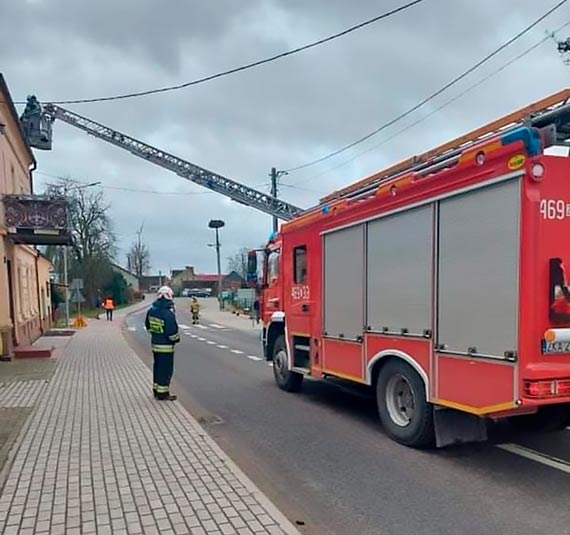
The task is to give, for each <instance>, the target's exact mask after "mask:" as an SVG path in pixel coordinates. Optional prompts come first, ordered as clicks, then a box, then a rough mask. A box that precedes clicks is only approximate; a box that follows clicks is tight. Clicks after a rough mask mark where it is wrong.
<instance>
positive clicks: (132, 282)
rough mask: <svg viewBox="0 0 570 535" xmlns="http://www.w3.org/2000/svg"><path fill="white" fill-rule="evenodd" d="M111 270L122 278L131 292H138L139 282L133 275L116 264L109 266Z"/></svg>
mask: <svg viewBox="0 0 570 535" xmlns="http://www.w3.org/2000/svg"><path fill="white" fill-rule="evenodd" d="M111 268H112V270H113V271H114V272H115V273H120V274H121V275H122V276H123V278H124V279H125V281H127V285H128V286H129V287H131V288H132V289H133V291H135V292H138V291H140V281H139V279H138V277H137V276H136V275H135V274H134V273H131V272H130V271H129V270H128V269H125V268H124V267H122V266H119V265H118V264H111Z"/></svg>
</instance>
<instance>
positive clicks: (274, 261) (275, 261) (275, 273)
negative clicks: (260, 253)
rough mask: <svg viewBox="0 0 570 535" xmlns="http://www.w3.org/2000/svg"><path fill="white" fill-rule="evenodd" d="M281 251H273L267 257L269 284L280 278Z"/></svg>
mask: <svg viewBox="0 0 570 535" xmlns="http://www.w3.org/2000/svg"><path fill="white" fill-rule="evenodd" d="M280 254H281V251H280V250H279V249H277V250H276V251H271V252H270V253H269V255H268V257H267V284H271V283H272V282H274V281H275V280H277V279H278V278H279V257H280Z"/></svg>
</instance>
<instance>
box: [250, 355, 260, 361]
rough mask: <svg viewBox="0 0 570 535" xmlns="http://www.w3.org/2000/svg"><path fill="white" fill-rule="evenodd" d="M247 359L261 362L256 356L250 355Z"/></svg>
mask: <svg viewBox="0 0 570 535" xmlns="http://www.w3.org/2000/svg"><path fill="white" fill-rule="evenodd" d="M247 358H248V359H251V360H261V359H260V358H259V357H256V356H254V355H248V356H247Z"/></svg>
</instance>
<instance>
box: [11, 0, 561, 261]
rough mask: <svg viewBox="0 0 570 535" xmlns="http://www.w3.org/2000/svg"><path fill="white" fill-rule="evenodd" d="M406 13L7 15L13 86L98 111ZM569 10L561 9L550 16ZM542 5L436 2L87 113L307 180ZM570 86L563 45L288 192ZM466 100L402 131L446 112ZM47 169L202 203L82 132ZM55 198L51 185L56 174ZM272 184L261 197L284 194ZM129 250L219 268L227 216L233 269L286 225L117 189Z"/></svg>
mask: <svg viewBox="0 0 570 535" xmlns="http://www.w3.org/2000/svg"><path fill="white" fill-rule="evenodd" d="M401 3H402V2H401V0H390V1H387V2H378V1H372V0H360V1H359V2H357V3H356V2H346V1H343V0H327V1H324V0H312V1H301V0H272V1H265V2H262V1H261V0H247V1H245V0H244V1H239V2H238V1H230V0H222V1H217V2H212V1H210V2H203V1H182V0H177V1H172V0H170V1H168V2H158V1H151V0H121V1H120V2H117V1H114V2H111V1H110V0H102V1H98V2H89V3H87V2H79V1H74V0H43V1H41V0H36V1H33V2H30V1H24V0H18V1H14V0H0V70H2V71H3V72H4V74H5V76H6V78H7V80H8V83H9V84H10V87H11V90H12V93H13V95H14V96H15V97H16V98H17V99H20V98H23V97H25V96H26V95H27V94H29V93H32V92H34V93H36V94H38V96H39V97H40V99H42V98H43V99H47V98H54V99H55V98H70V97H71V98H73V97H91V96H97V95H107V94H116V93H121V92H130V91H133V90H140V89H147V88H152V87H157V86H163V85H169V84H175V83H180V82H182V81H185V80H190V79H193V78H197V77H199V76H203V75H205V74H210V73H212V72H216V71H218V70H222V69H225V68H228V67H233V66H236V65H239V64H242V63H245V62H248V61H251V60H255V59H258V58H261V57H265V56H268V55H271V54H274V53H276V52H280V51H282V50H285V49H287V48H290V47H293V46H296V45H299V44H302V43H305V42H308V41H310V40H312V39H315V38H319V37H322V36H324V35H327V34H329V33H332V32H334V31H338V30H340V29H342V28H344V27H346V26H348V25H350V24H354V23H357V22H360V21H362V20H364V19H366V18H368V17H371V16H373V15H375V14H377V13H379V12H380V11H383V10H387V9H390V8H392V7H395V6H397V5H400V4H401ZM553 3H554V2H548V5H551V4H553ZM547 7H548V6H547V5H544V3H539V2H536V1H531V0H504V1H502V2H496V1H495V0H482V1H480V2H469V1H467V0H461V1H455V0H426V1H425V2H424V3H423V4H421V5H420V6H418V7H416V8H413V9H411V10H410V11H408V12H405V13H401V14H399V15H397V16H395V17H394V18H391V19H388V20H386V21H383V22H380V23H378V24H377V25H374V26H373V27H369V28H367V29H365V30H362V31H360V32H358V33H355V34H354V35H351V36H349V37H347V38H344V39H341V40H338V41H336V42H333V43H330V44H327V45H325V46H322V47H320V48H318V49H315V50H311V51H309V52H306V53H303V54H300V55H298V56H294V57H291V58H288V59H285V60H282V61H278V62H275V63H272V64H270V65H267V66H264V67H261V68H259V69H255V70H251V71H248V72H245V73H241V74H238V75H235V76H231V77H228V78H225V79H221V80H217V81H215V82H212V83H208V84H204V85H201V86H197V87H194V88H189V89H187V90H183V91H178V92H174V93H171V94H164V95H156V96H152V97H148V98H143V99H136V100H126V101H117V102H111V103H100V104H91V105H78V106H72V107H71V106H70V108H72V109H74V110H76V111H77V112H79V113H81V114H84V115H86V116H88V117H90V118H93V119H95V120H97V121H100V122H102V123H104V124H108V125H109V126H112V127H115V128H117V129H119V130H122V131H124V132H126V133H128V134H131V135H133V136H135V137H138V138H140V139H142V140H144V141H147V142H149V143H151V144H155V145H157V146H159V147H161V148H163V149H165V150H168V151H170V152H173V153H175V154H177V155H179V156H182V157H184V158H186V159H188V160H190V161H193V162H195V163H197V164H199V165H203V166H204V167H207V168H209V169H212V170H214V171H218V172H220V173H223V174H226V175H227V176H230V177H232V178H235V179H236V180H240V181H243V182H245V183H247V184H250V185H259V184H265V183H267V182H268V180H269V179H268V177H267V173H268V172H269V168H270V167H271V166H272V165H275V166H277V167H281V168H283V167H289V166H292V165H295V164H297V163H302V162H304V161H306V160H308V159H312V158H315V157H318V156H321V155H322V154H324V153H326V152H328V151H330V150H332V149H336V148H338V147H339V146H340V145H343V144H345V143H347V142H350V141H352V140H353V139H355V138H357V137H360V136H361V135H363V134H364V133H367V132H368V131H370V130H372V129H374V128H375V127H377V126H378V125H379V124H381V123H383V122H385V121H387V120H389V119H391V118H392V117H394V116H396V115H398V114H399V113H401V112H402V111H404V110H406V109H407V108H409V107H411V106H412V105H414V104H415V103H416V102H417V101H419V100H421V99H422V98H423V97H425V96H426V95H427V94H429V93H430V92H432V91H433V90H435V89H437V88H438V87H439V86H441V85H442V84H443V83H445V82H447V81H448V80H450V79H451V78H453V77H454V76H456V75H457V74H458V73H459V72H461V71H462V70H463V69H464V68H465V67H466V66H468V65H470V64H472V63H474V62H475V61H477V60H478V59H480V58H481V57H482V56H484V55H485V54H486V53H488V52H489V51H491V50H492V49H494V48H495V47H496V46H498V45H499V44H500V43H502V42H503V41H505V40H506V39H507V38H509V37H510V36H511V35H513V34H514V33H515V32H516V31H518V30H520V29H521V28H522V27H523V26H525V25H526V24H528V23H529V22H530V21H531V20H533V19H534V18H536V17H537V16H538V15H539V14H541V13H542V12H543V11H545V10H546V9H547ZM567 19H570V8H567V7H564V8H563V9H562V10H560V14H557V15H556V16H553V17H552V18H551V19H549V20H548V21H546V22H545V23H544V24H542V25H541V26H540V27H539V28H537V29H536V30H535V31H533V32H532V33H531V34H529V35H528V36H526V37H525V38H524V39H522V40H521V42H520V43H517V44H516V45H515V46H513V47H512V48H510V49H508V50H507V51H506V52H505V53H504V54H502V55H501V56H500V57H499V58H496V59H495V60H493V61H492V62H490V64H489V66H488V67H485V68H483V69H481V71H480V72H478V73H476V74H475V75H473V77H471V78H470V79H468V80H466V81H465V82H463V83H461V84H459V85H458V87H457V88H454V89H453V90H452V91H450V92H449V96H452V95H454V94H457V92H459V91H460V90H461V89H462V88H464V87H467V86H468V85H469V84H470V83H472V81H475V80H478V79H479V78H480V76H483V75H484V74H485V73H486V72H489V71H490V70H491V69H493V68H495V67H496V66H498V65H500V64H501V63H502V62H504V61H505V60H506V59H509V58H510V57H512V56H513V55H515V54H516V53H518V52H520V51H521V50H523V49H524V48H525V47H526V46H529V45H530V44H532V43H533V42H535V41H536V40H538V39H540V38H541V37H542V36H543V35H544V33H543V32H544V31H545V30H546V29H553V28H554V27H555V26H557V25H559V24H562V23H563V22H564V21H565V20H567ZM567 76H568V67H565V66H564V65H563V64H562V62H561V60H560V58H559V57H558V55H557V53H556V51H555V45H554V43H552V42H549V43H547V44H545V45H543V46H542V47H541V48H540V49H539V50H537V51H535V52H534V53H533V54H532V55H529V56H528V57H527V58H525V60H523V61H521V62H519V63H518V64H516V65H515V66H513V67H511V68H509V69H508V70H507V71H505V72H504V73H502V74H501V75H499V76H497V77H496V78H494V79H493V80H491V81H489V82H488V83H487V84H485V85H483V86H481V87H480V88H478V89H477V90H476V91H474V92H473V93H472V94H471V95H470V96H469V97H466V98H464V99H462V100H460V101H458V102H457V103H455V104H454V105H452V106H450V107H449V108H448V109H446V110H445V111H443V112H441V113H439V114H437V115H435V116H434V117H432V118H430V119H429V120H427V121H426V122H425V123H424V124H423V125H422V126H421V127H417V128H415V129H413V130H411V131H410V132H408V133H406V134H405V135H402V136H400V137H398V138H396V139H394V140H393V141H391V142H390V143H388V144H386V145H384V146H382V147H379V148H378V149H377V150H374V151H371V152H369V153H368V154H366V155H365V156H363V157H362V158H359V159H357V160H355V161H354V162H352V163H351V164H349V165H346V166H344V167H342V168H340V169H338V170H335V171H332V172H330V173H328V174H325V175H323V176H320V177H317V178H313V177H315V175H318V174H319V173H322V172H323V171H326V170H328V169H331V168H333V167H334V166H336V165H338V164H339V163H340V162H343V161H344V160H345V159H347V158H349V157H351V156H352V155H354V154H356V153H357V152H359V151H360V150H361V148H362V149H365V148H367V147H372V146H374V145H375V144H376V143H378V142H380V141H382V140H383V139H385V138H386V137H387V136H389V135H391V134H392V133H393V132H395V131H396V130H398V128H399V127H400V126H396V127H393V128H391V129H389V130H387V131H386V132H385V133H382V134H380V135H379V136H377V137H376V138H375V139H373V140H371V141H370V142H367V143H365V144H363V146H362V147H358V148H356V149H354V150H351V151H347V153H346V154H344V155H342V156H339V157H337V158H334V159H333V160H331V161H328V162H325V163H323V164H321V165H319V166H315V168H311V169H307V170H305V171H302V172H299V173H297V174H292V175H290V176H287V177H283V179H282V180H284V181H285V182H288V183H295V182H299V181H302V182H301V185H302V186H304V187H306V188H309V189H311V190H316V192H313V191H305V190H296V189H291V188H286V187H283V188H282V195H283V196H284V197H286V198H287V199H289V200H291V202H294V203H295V204H298V205H301V206H309V205H310V204H312V203H314V202H315V201H316V200H317V199H318V197H319V196H320V195H319V193H318V192H320V191H322V192H327V191H330V190H332V189H334V188H335V187H339V186H341V185H344V184H346V183H349V182H351V181H354V180H357V179H358V178H360V177H361V176H363V175H365V174H369V173H371V172H373V171H375V170H377V169H379V168H382V167H383V166H386V165H389V164H391V163H393V162H394V161H396V160H398V159H401V158H405V157H407V156H409V155H411V154H414V153H419V152H421V151H422V150H426V149H429V148H430V147H431V146H433V145H435V144H437V143H441V142H444V141H446V140H447V139H449V138H451V137H454V136H457V135H460V134H462V133H464V132H465V131H466V130H468V129H470V128H474V127H477V126H479V125H480V124H482V123H484V122H486V121H488V120H492V119H494V118H495V117H497V116H498V115H500V114H504V113H507V112H509V111H512V110H513V109H515V108H517V107H519V106H522V105H525V104H527V103H529V102H530V101H532V100H535V99H538V98H541V97H543V96H545V95H547V94H549V93H551V92H554V91H556V90H559V89H560V88H561V87H562V86H563V85H564V84H565V83H566V79H567ZM447 98H448V96H446V95H444V96H442V97H440V98H439V99H437V100H436V101H435V102H434V103H433V104H432V105H430V106H427V107H426V109H425V110H423V111H421V112H418V113H417V114H415V115H414V116H413V117H410V118H409V119H406V120H405V121H403V122H402V126H403V125H405V124H409V123H410V122H413V121H414V120H416V119H417V118H418V117H421V116H423V115H424V114H426V113H429V111H430V110H431V109H433V107H434V106H437V105H438V104H440V103H441V102H444V101H445V100H446V99H447ZM37 156H38V161H39V168H40V169H41V170H43V171H46V172H49V173H53V174H70V175H72V176H76V177H78V178H85V179H93V178H95V179H99V180H102V182H103V184H104V186H115V187H116V186H118V187H127V188H138V189H154V190H161V191H180V192H181V193H191V192H198V191H201V190H200V189H199V188H198V187H196V186H193V185H191V184H189V183H186V182H184V181H183V180H181V179H180V178H179V177H177V176H175V175H173V174H172V173H168V172H166V171H163V170H161V169H159V168H157V167H156V166H152V165H150V164H148V163H146V162H143V161H141V160H137V159H136V158H134V157H133V156H131V155H130V154H128V153H126V152H123V151H120V150H119V149H117V148H115V147H112V146H108V145H105V144H104V143H102V142H100V141H98V140H95V139H93V138H91V137H88V136H86V135H85V134H83V133H81V132H79V131H77V130H74V129H72V128H70V127H68V126H66V125H64V124H56V125H55V146H54V151H53V152H51V153H38V154H37ZM37 181H38V183H39V184H40V185H41V183H42V182H44V181H45V178H44V177H42V176H40V175H38V177H37ZM266 187H267V186H265V185H262V186H260V188H266ZM106 194H107V195H108V197H109V198H110V200H111V201H112V210H113V217H114V220H115V229H116V231H117V233H118V234H119V243H120V246H121V248H122V250H123V252H124V251H125V249H126V247H127V246H128V244H129V242H130V240H131V239H132V237H134V232H135V231H136V229H137V228H138V226H139V225H140V222H141V221H142V220H143V219H144V221H145V236H146V239H147V241H148V242H149V246H150V248H151V253H152V255H153V258H152V260H153V264H154V266H155V268H157V269H158V268H161V269H162V270H163V271H165V270H166V269H168V267H169V266H172V267H180V266H182V265H185V264H191V263H193V264H195V265H197V267H198V269H199V270H201V271H213V270H214V269H215V257H214V254H213V253H214V252H213V250H212V249H210V248H207V247H206V244H207V243H208V242H209V241H211V239H212V236H211V231H209V230H208V229H207V222H208V219H209V218H210V217H222V218H224V219H226V221H227V227H226V228H225V229H224V230H223V245H224V256H226V255H229V254H231V253H232V252H233V251H235V250H236V249H237V248H238V247H239V246H242V245H251V246H257V245H259V244H260V243H261V242H262V241H264V240H265V239H266V237H267V234H268V233H269V231H270V228H271V222H270V218H269V217H267V216H265V215H263V214H258V213H256V212H255V211H253V210H251V209H247V208H245V207H242V206H239V205H237V204H235V203H229V202H228V201H227V200H226V199H224V198H222V197H220V196H217V195H213V194H205V195H202V194H200V195H186V194H184V195H183V194H181V195H179V196H170V195H150V194H144V193H129V192H124V191H117V190H112V189H108V190H106Z"/></svg>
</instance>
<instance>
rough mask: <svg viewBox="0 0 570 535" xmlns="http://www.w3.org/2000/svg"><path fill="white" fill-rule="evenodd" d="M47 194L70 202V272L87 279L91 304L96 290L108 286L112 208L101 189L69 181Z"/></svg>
mask: <svg viewBox="0 0 570 535" xmlns="http://www.w3.org/2000/svg"><path fill="white" fill-rule="evenodd" d="M89 186H91V185H89ZM47 193H48V194H52V195H62V196H65V197H66V198H67V200H68V202H69V224H70V231H71V236H72V246H71V247H72V251H73V263H72V265H71V270H70V271H71V273H72V275H75V276H80V277H82V278H83V279H84V282H85V292H86V294H87V296H86V297H87V298H88V300H89V301H90V302H92V301H94V299H95V295H96V291H97V289H98V288H101V287H103V286H105V283H106V278H108V277H109V273H110V262H111V261H112V259H113V257H114V255H115V236H114V234H113V232H112V224H111V219H110V217H109V208H110V205H109V204H108V203H107V202H105V198H104V196H103V192H102V191H101V189H93V188H91V187H86V186H85V185H84V184H81V183H79V182H76V181H74V180H72V179H70V178H62V179H60V180H59V181H58V182H57V183H55V184H50V185H48V187H47Z"/></svg>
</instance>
